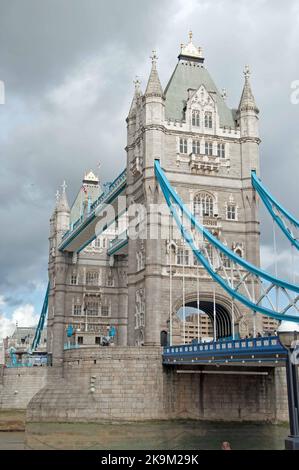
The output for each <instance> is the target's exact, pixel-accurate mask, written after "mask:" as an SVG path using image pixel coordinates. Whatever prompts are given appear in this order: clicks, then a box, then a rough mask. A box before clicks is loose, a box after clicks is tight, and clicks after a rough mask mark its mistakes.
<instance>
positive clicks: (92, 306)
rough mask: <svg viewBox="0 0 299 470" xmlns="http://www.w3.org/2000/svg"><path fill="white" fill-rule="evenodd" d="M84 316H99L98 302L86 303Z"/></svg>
mask: <svg viewBox="0 0 299 470" xmlns="http://www.w3.org/2000/svg"><path fill="white" fill-rule="evenodd" d="M85 308H86V314H87V315H90V316H91V317H96V316H98V314H99V302H93V301H89V302H86V307H85Z"/></svg>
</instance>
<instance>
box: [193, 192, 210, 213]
mask: <svg viewBox="0 0 299 470" xmlns="http://www.w3.org/2000/svg"><path fill="white" fill-rule="evenodd" d="M193 211H194V214H195V215H197V216H203V217H212V216H213V214H214V201H213V196H211V194H209V193H199V194H197V195H196V196H195V198H194V200H193Z"/></svg>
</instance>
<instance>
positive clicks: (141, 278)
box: [28, 35, 299, 420]
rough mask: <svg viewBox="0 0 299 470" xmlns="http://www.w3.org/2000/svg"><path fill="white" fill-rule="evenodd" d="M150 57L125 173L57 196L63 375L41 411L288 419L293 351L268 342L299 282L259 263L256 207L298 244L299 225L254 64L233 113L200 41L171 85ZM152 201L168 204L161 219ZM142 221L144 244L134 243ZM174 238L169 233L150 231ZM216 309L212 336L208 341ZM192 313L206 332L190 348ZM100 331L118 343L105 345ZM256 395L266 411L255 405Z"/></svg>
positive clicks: (56, 323) (52, 280)
mask: <svg viewBox="0 0 299 470" xmlns="http://www.w3.org/2000/svg"><path fill="white" fill-rule="evenodd" d="M151 60H152V65H151V71H150V75H149V78H148V82H147V85H146V88H145V91H144V92H143V91H142V90H141V86H140V82H139V81H138V80H137V81H136V82H135V91H134V96H133V99H132V103H131V106H130V110H129V113H128V116H127V119H126V123H127V146H126V153H127V162H126V168H125V170H124V171H123V172H122V173H120V175H119V176H117V177H116V179H115V180H114V181H113V182H112V183H111V184H108V185H106V187H105V189H104V190H103V189H102V188H101V182H100V181H99V178H98V177H97V176H96V175H94V173H93V172H89V173H87V174H86V175H85V176H84V179H83V184H82V186H81V187H80V189H79V192H78V195H77V197H76V199H75V201H74V203H73V205H72V206H71V207H70V206H69V204H68V200H67V194H66V188H65V185H64V187H63V189H62V192H61V194H60V195H59V196H58V197H57V202H56V206H55V209H54V212H53V215H52V217H51V221H50V250H49V289H48V293H47V303H48V321H47V332H48V356H49V358H50V361H49V362H50V363H51V366H52V367H49V381H48V384H47V386H46V388H45V389H43V390H42V391H41V392H40V393H39V394H37V395H36V396H35V397H34V398H33V400H32V401H31V403H30V405H29V409H28V417H29V419H32V420H40V419H50V418H51V419H52V418H53V419H61V420H69V419H79V420H80V419H83V420H84V419H85V420H86V419H90V418H94V419H96V420H97V419H99V420H101V419H133V420H135V419H154V418H155V419H156V418H169V417H178V416H179V417H182V416H185V417H188V416H190V417H199V418H207V419H208V418H215V417H216V414H217V413H218V418H219V419H226V418H227V419H230V418H232V419H234V418H236V419H243V418H244V419H245V415H244V414H243V415H242V413H241V412H240V406H244V409H246V410H247V411H246V413H247V414H246V419H273V420H276V419H279V416H278V411H277V406H276V405H277V403H278V402H279V400H281V399H282V398H281V397H279V396H278V395H277V394H276V395H275V393H274V392H273V390H276V389H277V387H278V381H280V382H279V383H283V380H282V379H281V372H280V366H282V365H283V364H284V361H285V357H286V353H285V350H284V349H283V348H282V346H281V345H280V344H279V342H278V340H277V337H274V336H271V337H265V334H266V333H268V331H271V332H272V333H273V332H274V330H275V329H276V327H277V325H278V321H280V320H282V319H288V320H290V321H293V322H296V321H297V318H298V308H299V307H298V295H299V287H298V285H296V284H295V283H290V282H288V281H286V280H282V279H279V278H277V277H274V276H272V275H271V274H270V273H267V272H265V271H263V270H262V269H261V268H260V222H259V215H258V204H259V198H260V199H261V200H262V202H263V203H264V204H265V205H266V207H267V209H268V211H269V214H270V215H271V217H272V218H273V220H274V222H275V223H276V224H277V226H278V228H279V229H281V230H282V233H284V234H285V235H286V236H287V238H288V239H289V241H290V242H291V244H292V245H293V246H294V248H298V246H297V235H296V234H297V230H298V222H297V220H296V219H295V218H294V217H293V216H291V215H290V214H289V213H288V212H287V211H286V210H285V209H284V208H282V207H281V206H280V204H279V203H278V202H277V201H276V199H274V198H273V197H272V196H271V194H270V192H268V191H267V190H266V188H265V187H264V186H263V184H262V183H261V181H260V179H259V175H260V170H259V144H260V137H259V130H258V120H259V110H258V107H257V105H256V102H255V98H254V95H253V92H252V88H251V84H250V72H249V68H248V67H245V71H244V78H245V80H244V85H243V91H242V93H241V98H240V102H239V104H238V106H237V107H236V108H234V109H231V108H229V106H228V104H227V102H226V95H225V94H223V93H220V92H219V90H218V88H217V87H216V85H215V84H214V82H213V80H212V78H211V76H210V74H209V72H208V70H207V69H206V67H205V59H204V56H203V51H202V49H201V48H198V47H196V46H195V45H194V44H193V39H192V35H190V37H189V42H188V44H186V45H182V47H181V51H180V54H179V56H178V63H177V65H176V67H175V69H174V71H173V73H172V75H171V77H170V79H169V82H168V84H167V86H166V88H165V89H164V90H163V88H162V86H161V82H160V79H159V75H158V70H157V56H156V54H155V53H153V55H152V57H151ZM153 206H158V207H159V208H162V207H164V208H165V210H164V209H163V210H162V209H159V210H158V212H157V213H156V215H155V217H150V215H151V211H152V207H153ZM162 212H163V213H162ZM132 226H133V228H134V229H136V232H138V233H139V236H130V234H131V231H130V230H131V227H132ZM162 231H163V233H164V234H166V235H167V236H166V237H165V236H164V237H162V236H159V237H154V238H153V237H151V236H150V234H151V233H162ZM204 313H205V314H206V315H207V316H208V319H207V322H208V324H209V325H210V327H209V328H210V329H209V328H207V330H206V331H207V332H208V331H210V332H211V331H212V332H213V333H212V338H209V339H210V340H212V341H211V342H209V343H208V342H203V341H202V338H201V336H202V335H201V334H200V331H203V330H201V328H202V327H201V315H203V314H204ZM190 315H193V316H195V318H196V320H195V323H194V331H195V333H194V338H190V335H189V336H188V341H191V340H192V339H193V341H192V343H189V344H187V340H186V338H187V336H186V325H187V320H188V317H189V316H190ZM42 323H43V322H41V327H42ZM111 327H113V328H114V332H115V334H113V336H109V334H108V333H107V332H108V330H109V329H110V328H111ZM69 332H71V333H70V334H69ZM37 335H38V332H37ZM250 336H251V337H253V338H254V339H246V337H250ZM258 336H259V338H257V337H258ZM103 338H106V340H108V341H109V342H110V344H111V343H112V344H113V346H114V347H108V348H102V347H101V346H100V344H101V342H102V339H103ZM244 338H245V339H244ZM161 346H162V347H163V348H164V349H161ZM174 365H176V366H178V365H180V366H184V365H186V366H190V365H192V367H193V366H194V367H195V368H197V369H196V370H197V371H198V372H200V370H201V371H203V370H204V369H202V367H203V366H205V365H208V366H209V370H211V368H212V367H214V366H215V367H216V366H221V367H223V372H225V370H227V369H226V368H227V367H228V366H230V368H231V369H230V370H231V371H232V370H233V368H234V367H235V366H238V369H236V371H235V372H236V374H238V371H240V366H243V372H240V376H242V378H240V379H239V384H241V385H240V387H241V388H240V389H238V388H237V382H235V381H234V379H232V378H231V377H230V376H227V378H224V379H223V381H222V382H221V383H220V382H219V383H218V384H217V383H215V382H214V381H213V380H212V379H206V381H205V383H204V385H203V384H202V382H200V383H201V385H200V384H199V382H198V380H199V379H194V380H193V379H191V378H190V377H189V378H188V379H184V377H183V375H184V374H181V376H182V377H180V378H178V377H177V376H176V377H174V375H173V368H174V367H173V366H174ZM176 368H177V367H176ZM265 368H266V369H265ZM245 369H246V370H247V372H248V374H249V375H250V374H251V375H250V379H249V378H248V379H247V378H246V376H244V371H245ZM181 370H182V369H181ZM189 370H190V369H189ZM54 372H55V373H54ZM185 372H188V368H187V369H186V370H185ZM218 372H219V370H218ZM242 374H243V375H242ZM254 374H255V375H254ZM187 375H188V374H187ZM199 375H200V374H199ZM252 376H254V377H255V378H254V380H253V378H252ZM266 376H267V378H266ZM184 380H188V381H189V382H188V384H189V386H190V388H189V390H188V392H186V394H185V395H186V396H185V395H184V393H183V390H185V385H186V382H185V385H184ZM246 380H248V382H246ZM230 381H231V382H230ZM199 385H200V387H201V388H200V387H199ZM230 386H231V389H232V396H233V397H234V398H233V400H235V403H234V402H233V401H231V399H230V398H227V399H228V401H229V402H230V403H231V412H229V409H228V408H227V409H225V410H223V408H221V406H220V405H219V406H220V408H217V406H216V404H214V403H212V404H211V402H210V401H209V399H207V406H206V407H205V397H207V394H208V392H209V387H210V390H212V388H213V390H214V392H215V393H216V394H218V395H219V396H220V395H222V397H223V396H226V397H229V391H228V390H229V389H230ZM283 386H284V385H283ZM198 387H199V388H198ZM205 387H206V388H205ZM211 387H212V388H211ZM223 387H224V388H223ZM234 387H235V388H234ZM174 389H176V390H177V391H178V397H179V398H178V397H175V392H174ZM245 389H246V390H247V389H248V390H249V389H250V390H252V393H254V395H255V397H256V401H257V405H256V406H257V407H258V410H259V411H257V409H256V408H255V409H254V410H253V408H254V406H253V405H252V407H253V408H252V407H251V408H250V406H251V405H248V403H246V402H245V398H244V396H243V395H242V394H243V391H244V390H245ZM63 390H65V391H66V392H65V393H64V394H63ZM238 390H239V392H238ZM59 393H60V395H59ZM58 395H59V396H60V398H59V399H58V398H57V397H58ZM62 395H63V397H62ZM198 395H200V398H198ZM54 397H56V402H55V400H54ZM194 397H196V399H194ZM53 400H54V401H53ZM59 400H61V401H59ZM72 400H73V401H72ZM76 400H77V401H78V406H74V405H71V403H74V401H76ZM179 400H181V401H179ZM182 400H183V401H182ZM198 400H199V401H198ZM119 401H121V404H119ZM54 402H55V403H56V405H57V403H58V402H59V403H60V405H59V406H58V407H57V406H56V407H55V406H54ZM183 402H184V405H182V403H183ZM194 406H198V408H196V410H195V411H194ZM248 406H249V408H250V409H249V408H248ZM215 407H216V408H217V413H216V411H215V409H216V408H215ZM234 407H236V408H234ZM41 409H42V410H43V415H42V416H41V413H40V410H41ZM182 409H184V410H185V411H184V412H182ZM130 410H131V411H130ZM259 413H260V414H259ZM282 414H283V413H282ZM282 414H281V416H282ZM249 415H250V417H248V416H249Z"/></svg>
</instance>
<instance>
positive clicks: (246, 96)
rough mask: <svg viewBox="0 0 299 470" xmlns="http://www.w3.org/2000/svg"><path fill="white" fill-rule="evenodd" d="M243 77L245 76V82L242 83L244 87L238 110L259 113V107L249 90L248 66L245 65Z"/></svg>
mask: <svg viewBox="0 0 299 470" xmlns="http://www.w3.org/2000/svg"><path fill="white" fill-rule="evenodd" d="M243 73H244V77H245V83H244V88H243V91H242V96H241V100H240V104H239V111H248V110H252V111H254V112H255V113H257V114H258V113H259V109H258V107H257V105H256V103H255V99H254V96H253V93H252V90H251V85H250V81H249V77H250V70H249V66H248V65H245V68H244V72H243Z"/></svg>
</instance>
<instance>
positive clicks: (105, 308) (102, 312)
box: [101, 305, 109, 317]
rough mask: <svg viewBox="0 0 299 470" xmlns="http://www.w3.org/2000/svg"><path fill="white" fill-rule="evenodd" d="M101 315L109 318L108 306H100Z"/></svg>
mask: <svg viewBox="0 0 299 470" xmlns="http://www.w3.org/2000/svg"><path fill="white" fill-rule="evenodd" d="M101 315H102V317H109V306H107V305H102V310H101Z"/></svg>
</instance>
